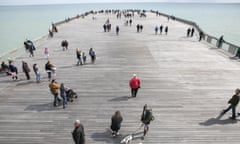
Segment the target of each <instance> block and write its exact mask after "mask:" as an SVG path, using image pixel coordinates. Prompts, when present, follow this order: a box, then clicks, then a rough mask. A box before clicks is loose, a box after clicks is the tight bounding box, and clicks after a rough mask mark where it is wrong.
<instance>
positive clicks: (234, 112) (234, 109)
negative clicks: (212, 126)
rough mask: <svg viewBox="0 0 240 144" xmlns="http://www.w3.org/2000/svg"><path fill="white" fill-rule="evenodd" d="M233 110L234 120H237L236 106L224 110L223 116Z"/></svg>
mask: <svg viewBox="0 0 240 144" xmlns="http://www.w3.org/2000/svg"><path fill="white" fill-rule="evenodd" d="M230 109H232V119H236V106H234V105H230V106H229V107H228V108H227V109H225V110H223V114H225V113H226V112H228V111H229V110H230Z"/></svg>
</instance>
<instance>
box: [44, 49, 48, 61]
mask: <svg viewBox="0 0 240 144" xmlns="http://www.w3.org/2000/svg"><path fill="white" fill-rule="evenodd" d="M44 55H45V57H46V58H47V59H48V58H49V49H48V48H47V47H45V48H44Z"/></svg>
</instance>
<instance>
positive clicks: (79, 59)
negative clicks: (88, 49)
mask: <svg viewBox="0 0 240 144" xmlns="http://www.w3.org/2000/svg"><path fill="white" fill-rule="evenodd" d="M76 55H77V59H78V61H77V65H78V66H79V65H82V52H81V51H80V50H79V48H77V49H76Z"/></svg>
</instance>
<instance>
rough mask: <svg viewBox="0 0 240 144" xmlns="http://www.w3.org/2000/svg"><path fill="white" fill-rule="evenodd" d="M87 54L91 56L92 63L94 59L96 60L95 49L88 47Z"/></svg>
mask: <svg viewBox="0 0 240 144" xmlns="http://www.w3.org/2000/svg"><path fill="white" fill-rule="evenodd" d="M89 55H90V57H91V62H92V63H93V64H94V63H95V61H96V53H95V51H94V50H93V48H90V49H89Z"/></svg>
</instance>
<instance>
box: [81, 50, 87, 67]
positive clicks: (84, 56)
mask: <svg viewBox="0 0 240 144" xmlns="http://www.w3.org/2000/svg"><path fill="white" fill-rule="evenodd" d="M82 58H83V64H86V61H87V56H86V54H85V52H82Z"/></svg>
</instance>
